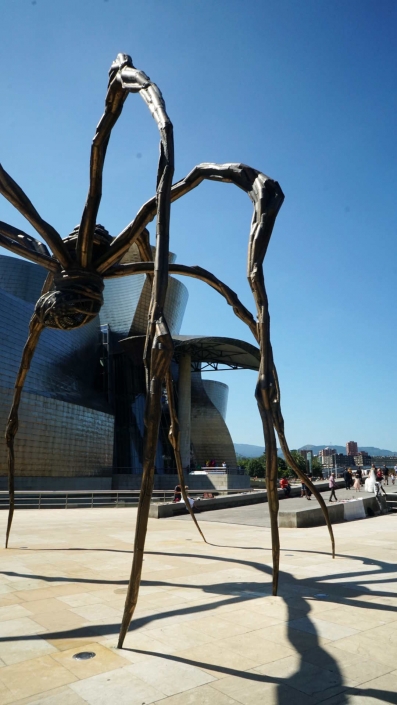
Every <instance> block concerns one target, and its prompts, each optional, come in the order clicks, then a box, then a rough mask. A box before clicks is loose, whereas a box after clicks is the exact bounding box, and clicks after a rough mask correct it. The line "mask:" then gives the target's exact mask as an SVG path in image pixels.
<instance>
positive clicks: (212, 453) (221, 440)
mask: <svg viewBox="0 0 397 705" xmlns="http://www.w3.org/2000/svg"><path fill="white" fill-rule="evenodd" d="M214 384H216V383H214V382H213V383H212V385H214ZM220 384H221V385H222V386H223V383H222V382H221V383H220ZM218 391H219V395H218V398H221V393H220V390H218ZM222 393H223V394H224V391H223V392H222ZM191 413H192V415H191V442H192V445H193V450H194V455H195V458H196V461H197V462H198V463H199V464H200V465H205V463H206V462H207V460H215V461H216V464H217V465H221V464H222V463H223V462H226V463H227V465H228V466H229V467H233V468H235V467H236V465H237V459H236V453H235V450H234V445H233V441H232V438H231V435H230V433H229V429H228V427H227V426H226V424H225V422H224V420H223V418H222V415H221V414H220V413H219V411H218V409H217V407H216V406H215V404H213V402H212V401H211V399H210V398H209V396H208V394H207V392H206V390H205V388H204V385H203V380H202V379H201V373H200V372H193V373H192V412H191Z"/></svg>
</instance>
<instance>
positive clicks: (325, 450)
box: [318, 448, 336, 458]
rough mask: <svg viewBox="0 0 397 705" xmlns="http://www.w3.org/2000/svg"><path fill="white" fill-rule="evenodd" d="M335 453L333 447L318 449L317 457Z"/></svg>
mask: <svg viewBox="0 0 397 705" xmlns="http://www.w3.org/2000/svg"><path fill="white" fill-rule="evenodd" d="M335 453H336V450H335V448H323V449H322V450H320V451H319V453H318V457H319V458H326V457H327V456H330V455H335Z"/></svg>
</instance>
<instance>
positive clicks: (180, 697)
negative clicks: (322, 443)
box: [0, 500, 397, 705]
mask: <svg viewBox="0 0 397 705" xmlns="http://www.w3.org/2000/svg"><path fill="white" fill-rule="evenodd" d="M291 501H292V500H291ZM302 501H306V500H302ZM265 506H266V505H261V506H260V507H259V508H258V509H261V510H262V512H263V509H264V507H265ZM256 510H257V508H256V507H255V506H253V507H245V508H244V507H243V508H241V509H240V510H239V511H240V512H242V511H244V512H254V511H256ZM227 511H235V510H224V513H226V512H227ZM213 516H214V512H212V513H211V514H208V515H207V516H206V517H205V523H204V522H203V529H204V532H205V535H206V538H207V541H208V543H204V542H203V541H202V540H201V539H200V537H199V535H198V534H197V530H196V529H195V527H194V525H193V524H192V522H191V521H190V522H186V521H185V520H183V521H182V523H181V520H177V519H170V520H167V521H164V522H159V521H156V520H150V522H149V531H148V536H147V552H146V555H145V561H144V569H143V576H142V587H141V592H140V598H139V603H138V607H137V610H136V614H135V617H134V621H133V623H132V626H131V629H130V631H129V633H128V635H127V638H126V641H125V648H124V649H122V650H117V648H116V643H117V635H118V630H119V625H120V620H121V614H122V610H123V606H124V600H125V594H126V586H127V581H128V576H129V573H130V568H131V559H132V552H131V546H132V542H133V535H134V523H135V520H136V510H134V509H119V510H115V509H95V510H90V509H84V510H70V511H60V510H46V511H45V512H40V511H37V510H25V511H23V512H17V513H16V516H15V519H14V527H13V532H12V537H11V542H10V546H11V547H10V549H8V550H7V551H6V550H4V549H1V551H0V552H1V564H0V703H1V704H2V705H8V703H10V704H11V703H12V704H13V705H28V704H29V705H33V704H36V705H39V704H40V705H82V703H92V705H102V704H103V705H104V704H105V703H106V705H124V704H126V705H127V704H128V705H131V704H132V705H135V704H136V705H142V704H143V703H145V705H149V703H157V702H161V703H165V704H166V705H236V703H237V704H243V705H244V704H247V705H248V704H249V705H257V704H258V705H259V704H261V705H262V703H265V704H266V705H267V704H268V703H269V704H270V705H272V704H273V703H274V704H276V703H277V705H292V704H294V705H295V704H297V705H300V704H302V705H303V704H304V705H311V704H312V705H315V704H316V703H327V705H345V704H349V705H350V704H351V705H364V704H365V705H370V704H371V705H375V704H376V703H380V702H381V703H397V596H396V595H397V592H396V588H397V568H396V560H397V546H396V542H395V538H394V537H395V532H396V529H397V523H396V522H397V518H396V517H395V516H394V515H387V516H381V517H375V518H373V519H368V520H365V521H357V522H351V523H349V524H340V525H336V526H335V527H334V530H335V536H336V546H337V558H336V559H335V560H332V559H331V558H330V555H329V548H330V547H329V539H328V535H327V530H326V528H325V527H317V528H315V529H299V530H298V529H281V531H280V536H281V546H282V550H281V575H280V590H279V596H277V597H273V596H272V595H271V544H270V531H269V529H267V528H266V527H261V526H258V525H256V524H252V525H250V524H249V523H248V516H245V517H243V519H244V522H246V523H239V524H236V523H226V522H224V521H223V520H222V521H220V522H219V521H208V519H210V518H212V517H213ZM203 518H204V516H203ZM5 520H6V517H5V514H4V515H2V516H0V532H3V535H4V531H5ZM199 520H201V516H199ZM254 521H257V519H255V520H254ZM82 650H84V651H93V652H95V654H96V656H95V658H93V659H91V660H89V661H76V660H75V659H73V656H74V655H75V654H76V653H77V652H79V651H82Z"/></svg>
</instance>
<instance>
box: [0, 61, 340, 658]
mask: <svg viewBox="0 0 397 705" xmlns="http://www.w3.org/2000/svg"><path fill="white" fill-rule="evenodd" d="M128 93H140V95H141V97H142V98H143V100H144V101H145V103H146V104H147V106H148V108H149V110H150V112H151V115H152V117H153V118H154V120H155V122H156V123H157V127H158V129H159V132H160V158H159V165H158V171H157V182H156V183H157V188H156V196H155V197H154V198H152V199H150V200H149V201H147V203H145V204H144V205H143V206H142V208H141V209H140V211H139V212H138V214H137V215H136V217H135V218H134V220H133V221H132V222H131V223H130V224H129V225H127V227H126V228H125V229H124V230H123V231H122V232H121V233H120V234H119V235H118V236H117V237H116V238H112V237H111V236H110V235H109V233H108V231H107V230H106V229H105V228H104V227H103V226H102V225H99V224H97V225H95V221H96V217H97V214H98V209H99V205H100V201H101V194H102V171H103V166H104V161H105V155H106V149H107V146H108V142H109V138H110V134H111V131H112V128H113V127H114V125H115V123H116V122H117V119H118V117H119V116H120V114H121V111H122V109H123V105H124V102H125V100H126V97H127V95H128ZM173 172H174V145H173V128H172V123H171V121H170V120H169V117H168V115H167V112H166V108H165V103H164V100H163V97H162V95H161V92H160V90H159V89H158V87H157V86H156V85H155V84H154V83H152V82H151V81H150V79H149V77H148V76H147V75H146V74H145V73H143V72H142V71H139V70H138V69H136V68H135V67H134V66H133V64H132V60H131V58H130V57H129V56H128V55H127V54H118V56H117V58H116V61H114V62H113V64H112V66H111V69H110V72H109V84H108V91H107V95H106V100H105V112H104V114H103V116H102V118H101V120H100V121H99V124H98V127H97V130H96V133H95V136H94V139H93V143H92V148H91V162H90V184H89V191H88V196H87V201H86V204H85V208H84V212H83V215H82V219H81V223H80V224H79V225H78V226H76V228H75V229H74V230H73V232H72V233H71V234H70V235H69V236H68V237H66V238H65V239H64V240H62V238H61V237H60V235H59V234H58V233H57V231H56V230H55V229H54V228H53V227H52V226H51V225H49V223H47V222H46V221H44V220H43V219H42V218H41V216H40V215H39V214H38V212H37V211H36V209H35V208H34V206H33V204H32V203H31V201H30V200H29V199H28V197H27V196H26V195H25V193H24V192H23V191H22V189H21V188H20V187H19V186H18V184H17V183H16V182H15V181H14V180H13V179H12V178H11V176H9V174H7V172H6V171H4V169H3V168H2V167H1V166H0V193H1V194H2V195H3V196H4V197H5V198H7V200H9V201H10V202H11V203H12V204H13V205H14V206H15V208H17V210H19V211H20V212H21V213H22V214H23V215H24V216H25V217H26V219H27V220H28V221H29V222H30V224H31V225H32V226H33V227H34V228H35V230H36V231H37V232H38V233H39V234H40V235H41V238H42V239H43V240H44V241H45V243H46V244H47V245H48V247H49V248H50V249H51V251H52V255H51V253H50V252H49V250H48V249H47V247H46V245H43V243H42V242H39V241H37V240H35V239H34V238H32V237H31V236H30V235H27V234H26V233H23V232H21V231H20V230H18V229H16V228H14V227H13V226H11V225H8V224H7V223H3V222H0V244H1V245H2V246H4V247H6V248H8V249H9V250H11V251H12V252H14V253H15V254H18V255H22V256H23V257H25V258H26V259H29V260H31V261H33V262H36V263H37V264H40V265H41V266H43V267H45V268H46V269H47V270H48V272H49V274H48V276H47V279H46V282H45V284H44V287H43V290H42V294H41V296H40V298H39V300H38V302H37V304H36V307H35V311H34V314H33V316H32V319H31V321H30V326H29V337H28V339H27V342H26V345H25V347H24V350H23V354H22V360H21V363H20V367H19V371H18V376H17V379H16V382H15V389H14V398H13V403H12V407H11V410H10V414H9V418H8V423H7V429H6V443H7V448H8V472H9V495H10V509H9V515H8V522H7V534H6V546H7V545H8V539H9V535H10V530H11V524H12V518H13V512H14V472H15V457H14V439H15V435H16V433H17V430H18V408H19V403H20V400H21V394H22V389H23V385H24V381H25V379H26V375H27V373H28V371H29V367H30V363H31V360H32V357H33V354H34V351H35V349H36V346H37V343H38V340H39V337H40V333H41V331H42V330H43V329H44V328H45V327H48V328H57V329H62V330H65V331H67V330H72V329H74V328H79V327H81V326H84V325H86V324H87V323H89V321H91V320H92V319H93V318H94V317H95V316H96V315H97V314H98V312H99V310H100V308H101V306H102V303H103V297H102V292H103V288H104V281H103V280H104V278H110V277H119V276H126V275H133V274H138V273H146V274H147V275H148V276H149V277H150V281H151V284H152V293H151V301H150V307H149V314H148V327H147V335H146V345H145V352H144V364H145V367H146V379H147V395H146V406H145V433H144V440H143V442H144V449H143V458H144V462H143V472H142V484H141V494H140V498H139V506H138V514H137V521H136V530H135V542H134V558H133V564H132V569H131V578H130V583H129V587H128V591H127V597H126V603H125V610H124V616H123V621H122V625H121V631H120V638H119V646H120V647H121V646H122V644H123V640H124V637H125V634H126V632H127V630H128V628H129V625H130V622H131V618H132V615H133V612H134V609H135V606H136V604H137V599H138V591H139V585H140V577H141V571H142V561H143V554H144V546H145V537H146V531H147V524H148V516H149V507H150V501H151V494H152V489H153V477H154V465H155V455H156V449H157V441H158V434H159V426H160V418H161V399H162V394H163V389H164V387H165V386H166V388H167V397H168V404H169V410H170V419H171V427H170V434H169V437H170V441H171V444H172V446H173V448H174V452H175V460H176V465H177V469H178V474H179V481H180V484H181V489H182V494H183V498H184V501H185V505H186V507H187V508H188V509H189V511H190V513H191V516H192V518H193V520H194V522H195V523H196V526H197V528H198V529H199V531H200V533H201V535H202V536H203V534H202V532H201V529H200V528H199V527H198V524H197V521H196V519H195V517H194V514H193V511H192V509H191V507H190V503H189V501H188V498H187V494H186V489H185V484H184V476H183V469H182V463H181V457H180V452H179V428H178V420H177V415H176V410H175V403H174V399H173V381H172V377H171V360H172V354H173V343H172V338H171V335H170V332H169V329H168V325H167V321H166V318H165V316H164V310H163V308H164V302H165V297H166V293H167V285H168V276H169V274H170V273H175V274H180V275H184V276H191V277H195V278H198V279H201V280H202V281H204V282H206V283H207V284H209V285H210V286H211V287H213V288H214V289H216V290H217V291H218V292H219V293H220V294H221V295H222V296H223V297H224V298H225V299H226V301H227V303H228V304H230V305H231V306H232V307H233V310H234V312H235V314H236V315H237V316H238V317H239V318H240V319H241V320H243V321H244V322H245V323H246V325H247V326H248V328H249V330H250V331H251V333H252V334H253V335H254V337H255V339H256V341H257V343H258V345H259V348H260V355H261V362H260V369H259V377H258V383H257V386H256V390H255V397H256V400H257V404H258V408H259V412H260V415H261V420H262V425H263V432H264V439H265V446H266V486H267V493H268V502H269V512H270V517H271V535H272V553H273V594H275V595H276V594H277V585H278V573H279V555H280V544H279V536H278V525H277V513H278V493H277V445H276V437H275V431H276V432H277V434H278V437H279V442H280V445H281V448H282V450H283V453H284V456H285V458H286V460H287V462H288V464H289V465H290V466H291V467H292V468H293V469H294V471H295V472H296V474H297V476H298V477H299V478H300V479H301V480H302V481H303V482H304V483H305V484H306V485H307V486H308V487H309V488H310V489H311V490H312V492H313V494H314V495H315V496H316V498H317V499H318V501H319V503H320V505H321V507H322V509H323V513H324V516H325V520H326V523H327V525H328V529H329V532H330V536H331V542H332V547H333V554H334V551H335V549H334V540H333V534H332V528H331V524H330V522H329V517H328V513H327V510H326V507H325V504H324V500H323V499H322V497H321V495H320V494H319V492H318V491H317V489H316V488H315V487H314V486H313V484H312V482H311V481H310V479H309V478H308V477H307V476H306V475H305V474H304V473H302V471H301V470H300V469H299V468H298V467H297V465H296V463H295V461H294V459H293V457H292V456H291V453H290V451H289V448H288V445H287V442H286V439H285V433H284V421H283V417H282V414H281V406H280V390H279V384H278V378H277V371H276V368H275V365H274V360H273V352H272V347H271V343H270V316H269V310H268V300H267V294H266V288H265V279H264V274H263V262H264V258H265V255H266V251H267V247H268V244H269V241H270V237H271V234H272V230H273V226H274V223H275V220H276V217H277V214H278V212H279V210H280V208H281V205H282V203H283V200H284V195H283V193H282V190H281V188H280V186H279V184H278V183H277V182H276V181H273V180H272V179H270V178H269V177H267V176H265V175H264V174H262V173H261V172H259V171H257V170H255V169H252V168H250V167H247V166H246V165H244V164H239V163H229V164H213V163H205V164H200V165H198V166H197V167H195V168H194V169H193V170H192V171H191V172H190V173H189V174H188V175H187V176H186V177H185V178H184V179H182V180H181V181H179V182H177V183H176V184H174V185H172V178H173ZM205 179H209V180H211V181H218V182H223V183H232V184H234V185H235V186H238V187H239V188H241V189H242V190H243V191H245V192H246V193H247V194H248V196H249V197H250V199H251V201H252V202H253V205H254V215H253V218H252V222H251V230H250V238H249V249H248V282H249V286H250V288H251V291H252V294H253V297H254V300H255V304H256V310H257V319H254V317H253V316H252V314H251V313H250V312H249V311H248V310H247V309H246V308H245V307H244V306H243V305H242V304H241V302H240V301H239V299H238V297H237V295H236V294H235V293H234V292H233V291H232V290H231V289H230V288H229V287H228V286H226V284H224V283H223V282H221V281H220V280H219V279H217V277H215V276H214V275H213V274H211V273H210V272H207V271H206V270H204V269H202V268H201V267H186V266H185V265H170V264H169V222H170V207H171V202H172V201H174V200H176V199H178V198H180V197H182V196H184V195H185V194H186V193H188V192H189V191H191V190H192V189H194V188H196V187H197V186H198V185H199V184H200V183H201V182H202V181H204V180H205ZM155 216H157V222H156V259H155V262H152V261H151V260H152V251H151V248H150V243H149V239H148V232H147V230H146V225H147V224H148V223H150V222H151V221H152V220H153V218H154V217H155ZM133 243H136V244H137V246H138V249H139V252H140V257H141V260H142V262H138V263H130V264H119V263H120V260H121V259H122V257H123V255H124V254H125V253H126V252H127V250H128V249H129V248H130V247H131V245H132V244H133ZM203 539H204V536H203ZM204 540H205V539H204Z"/></svg>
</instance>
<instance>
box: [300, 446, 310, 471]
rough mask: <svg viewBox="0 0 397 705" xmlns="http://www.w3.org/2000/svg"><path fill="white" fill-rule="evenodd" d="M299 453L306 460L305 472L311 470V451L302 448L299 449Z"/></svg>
mask: <svg viewBox="0 0 397 705" xmlns="http://www.w3.org/2000/svg"><path fill="white" fill-rule="evenodd" d="M299 453H300V454H301V455H302V457H303V458H304V459H305V460H306V472H311V471H312V463H313V451H312V450H306V449H304V450H300V451H299Z"/></svg>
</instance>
